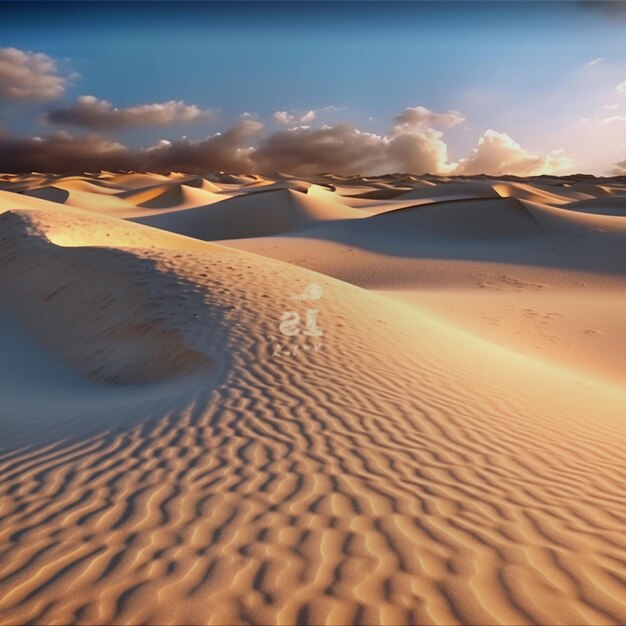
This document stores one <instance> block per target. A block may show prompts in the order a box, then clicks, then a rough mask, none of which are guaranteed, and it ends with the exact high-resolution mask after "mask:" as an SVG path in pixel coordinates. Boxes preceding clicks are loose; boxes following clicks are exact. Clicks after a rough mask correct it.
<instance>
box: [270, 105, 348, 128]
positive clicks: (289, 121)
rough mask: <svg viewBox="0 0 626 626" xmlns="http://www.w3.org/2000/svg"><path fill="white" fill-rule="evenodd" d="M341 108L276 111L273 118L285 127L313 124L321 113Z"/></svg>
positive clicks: (328, 107)
mask: <svg viewBox="0 0 626 626" xmlns="http://www.w3.org/2000/svg"><path fill="white" fill-rule="evenodd" d="M339 110H340V109H339V107H336V106H332V105H331V106H326V107H322V108H321V109H309V110H308V111H298V112H296V111H292V112H291V113H289V112H288V111H274V114H273V118H274V119H275V120H276V121H277V122H279V123H280V124H283V125H284V126H293V125H302V124H308V123H309V122H312V121H313V120H314V119H316V118H317V116H318V115H319V114H320V113H330V112H334V111H339Z"/></svg>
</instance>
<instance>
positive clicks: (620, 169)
mask: <svg viewBox="0 0 626 626" xmlns="http://www.w3.org/2000/svg"><path fill="white" fill-rule="evenodd" d="M611 174H612V175H613V176H626V159H624V160H623V161H620V162H619V163H616V164H615V167H614V168H613V169H612V170H611Z"/></svg>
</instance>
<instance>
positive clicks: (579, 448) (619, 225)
mask: <svg viewBox="0 0 626 626" xmlns="http://www.w3.org/2000/svg"><path fill="white" fill-rule="evenodd" d="M0 264H1V268H2V269H1V271H0V353H1V355H2V357H1V359H0V394H1V395H0V397H1V402H0V430H1V433H2V437H1V443H0V623H3V624H16V623H43V624H68V623H80V624H138V623H148V624H168V623H190V624H225V623H226V624H231V623H232V624H240V623H246V624H248V623H250V624H295V623H298V624H352V623H354V624H357V623H366V624H379V623H383V624H571V625H573V624H623V623H625V622H626V600H625V598H626V584H625V583H626V493H625V490H624V485H625V484H626V465H625V463H624V450H625V449H626V385H625V383H626V368H624V362H625V357H626V326H625V324H624V319H626V291H625V289H624V288H625V287H626V181H625V180H623V179H593V178H590V177H569V178H553V177H538V178H535V179H525V180H521V179H513V178H505V179H490V178H487V177H478V178H467V179H446V178H440V177H423V178H416V177H412V176H406V175H398V176H384V177H378V178H373V177H372V178H360V177H338V176H332V175H324V176H322V175H320V176H319V177H315V178H311V179H309V180H299V179H294V178H292V177H289V176H286V175H277V176H276V177H273V178H262V177H260V176H255V175H227V174H219V173H218V174H212V175H210V176H206V177H198V176H189V175H185V174H183V173H171V174H169V175H157V174H136V173H128V174H115V173H108V172H104V173H100V174H85V175H81V176H65V177H62V176H53V175H46V174H36V173H34V174H30V175H20V176H16V175H3V176H0ZM312 286H313V287H312ZM307 309H308V310H315V311H317V312H316V313H314V314H313V316H314V319H309V318H308V317H307V315H310V314H307ZM289 312H293V313H297V314H299V315H300V325H299V326H294V325H293V324H292V326H291V331H294V328H295V330H298V331H299V332H298V334H285V333H284V332H281V330H282V331H284V330H285V327H284V326H283V325H281V322H284V321H285V317H286V316H287V317H288V316H289V315H292V314H290V313H289ZM291 319H292V321H293V317H292V318H291ZM306 322H308V325H307V323H306ZM305 331H307V332H309V331H310V332H309V334H306V332H305ZM316 331H319V332H316ZM319 333H323V334H319Z"/></svg>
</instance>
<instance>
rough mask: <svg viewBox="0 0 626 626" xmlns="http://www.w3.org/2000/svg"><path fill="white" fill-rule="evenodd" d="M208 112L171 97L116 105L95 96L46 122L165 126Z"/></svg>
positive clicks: (102, 126)
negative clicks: (163, 99) (155, 100)
mask: <svg viewBox="0 0 626 626" xmlns="http://www.w3.org/2000/svg"><path fill="white" fill-rule="evenodd" d="M210 116H211V113H210V112H209V111H203V110H201V109H199V108H198V107H197V106H195V105H187V104H185V103H184V102H183V101H182V100H169V101H167V102H160V103H155V104H140V105H137V106H132V107H125V108H117V107H114V106H113V105H112V104H111V103H110V102H107V101H106V100H98V99H97V98H96V97H94V96H80V97H79V98H77V99H76V101H75V102H73V103H72V104H70V105H68V106H66V107H61V108H58V109H55V110H53V111H50V112H49V113H48V114H47V115H46V118H45V119H46V121H48V122H51V123H52V124H67V125H70V126H82V127H84V128H92V129H110V128H123V127H129V126H165V125H167V124H176V123H182V122H193V121H197V120H200V119H208V118H209V117H210Z"/></svg>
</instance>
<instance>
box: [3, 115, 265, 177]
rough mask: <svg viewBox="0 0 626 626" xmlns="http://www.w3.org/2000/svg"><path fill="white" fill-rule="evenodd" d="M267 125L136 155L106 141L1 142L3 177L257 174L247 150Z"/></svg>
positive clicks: (242, 126) (246, 124)
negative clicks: (7, 174) (109, 172)
mask: <svg viewBox="0 0 626 626" xmlns="http://www.w3.org/2000/svg"><path fill="white" fill-rule="evenodd" d="M260 129H261V124H259V123H258V122H253V121H242V122H240V123H239V124H237V125H236V126H234V127H232V128H230V129H229V130H227V131H226V132H224V133H221V134H220V133H218V134H216V135H213V136H211V137H207V138H206V139H202V140H198V141H193V140H190V139H186V138H182V139H179V140H176V141H168V140H165V139H163V140H159V141H158V142H156V143H155V144H153V145H152V146H150V147H149V148H144V149H138V150H131V149H130V148H127V147H126V146H124V145H122V144H121V143H118V142H115V141H111V140H110V139H107V138H105V137H102V136H100V135H88V136H84V137H72V136H71V135H69V134H68V133H66V132H57V133H53V134H51V135H47V136H45V137H31V138H26V139H23V138H13V137H10V136H4V137H2V136H0V171H5V172H31V171H38V172H58V173H67V172H83V171H99V170H138V171H168V170H181V171H187V172H190V173H203V172H210V171H215V170H228V171H239V172H245V171H251V170H252V169H254V164H253V163H252V162H251V160H250V152H251V148H250V147H248V146H245V145H244V144H245V143H246V142H247V141H248V140H249V139H250V138H252V137H253V136H254V135H256V134H257V133H258V132H259V131H260Z"/></svg>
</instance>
